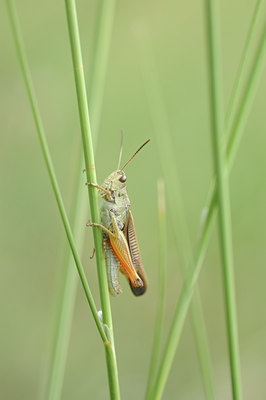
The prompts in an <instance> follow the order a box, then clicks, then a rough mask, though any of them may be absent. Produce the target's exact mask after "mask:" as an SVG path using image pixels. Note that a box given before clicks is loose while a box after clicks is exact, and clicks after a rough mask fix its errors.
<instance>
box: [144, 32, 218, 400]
mask: <svg viewBox="0 0 266 400" xmlns="http://www.w3.org/2000/svg"><path fill="white" fill-rule="evenodd" d="M138 50H139V61H140V64H141V72H142V73H143V82H144V84H145V87H146V95H147V99H148V105H149V108H150V112H151V117H152V122H153V126H154V132H155V134H156V137H157V145H158V148H159V149H160V151H159V152H158V154H159V158H160V163H161V167H162V171H163V174H164V177H165V179H167V180H166V189H167V193H168V196H167V202H168V203H169V209H170V213H171V216H172V218H171V219H172V220H173V221H174V222H173V229H174V233H175V240H176V243H177V249H178V255H179V257H180V266H181V270H182V274H183V276H184V277H185V276H186V266H187V265H188V264H189V261H190V258H191V254H192V246H191V241H190V236H189V232H188V227H187V222H186V218H185V212H184V206H183V200H182V190H181V187H180V183H179V177H178V171H177V168H176V162H175V155H174V153H173V144H172V141H171V133H170V128H169V123H168V118H167V112H166V110H165V105H164V102H163V100H162V94H161V90H160V86H159V78H158V76H157V75H156V73H155V72H156V67H155V66H156V63H155V61H154V56H153V52H152V47H151V44H150V43H149V41H148V36H147V34H144V35H143V36H142V37H141V40H139V43H138ZM162 132H164V138H163V140H162V137H161V133H162ZM166 154H167V157H165V155H166ZM190 317H191V321H192V327H193V334H194V337H195V342H196V348H197V353H198V357H199V365H200V370H201V374H202V381H203V387H204V391H205V393H206V398H207V399H208V400H213V399H214V398H215V393H214V384H213V381H214V379H213V374H212V365H211V356H210V351H209V346H208V339H207V330H206V327H205V321H204V315H203V310H202V306H201V298H200V293H199V290H196V291H195V293H194V299H193V300H192V302H191V314H190ZM151 388H152V385H151V380H149V382H148V388H147V393H146V395H147V397H148V396H149V392H150V390H151Z"/></svg>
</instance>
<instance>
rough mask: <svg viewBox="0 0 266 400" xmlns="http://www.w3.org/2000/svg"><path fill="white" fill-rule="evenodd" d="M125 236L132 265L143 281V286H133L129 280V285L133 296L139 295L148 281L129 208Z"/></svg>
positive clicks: (145, 288) (144, 289)
mask: <svg viewBox="0 0 266 400" xmlns="http://www.w3.org/2000/svg"><path fill="white" fill-rule="evenodd" d="M126 230H127V232H126V237H127V241H128V246H129V250H130V254H131V258H132V262H133V265H134V267H135V270H136V272H137V274H138V275H139V277H140V278H141V280H142V282H143V287H134V286H133V285H132V283H131V282H130V280H129V284H130V287H131V290H132V292H133V293H134V295H135V296H141V295H142V294H144V293H145V292H146V290H147V286H148V282H147V277H146V274H145V271H144V268H143V264H142V259H141V255H140V250H139V244H138V240H137V236H136V230H135V225H134V221H133V216H132V213H131V211H130V210H129V216H128V224H127V227H126Z"/></svg>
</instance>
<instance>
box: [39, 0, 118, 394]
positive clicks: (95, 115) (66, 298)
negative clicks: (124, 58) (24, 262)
mask: <svg viewBox="0 0 266 400" xmlns="http://www.w3.org/2000/svg"><path fill="white" fill-rule="evenodd" d="M115 3H116V2H115V1H110V0H102V1H101V4H100V12H99V16H98V21H97V26H96V40H95V45H94V50H93V57H92V66H91V71H90V86H89V96H88V97H89V109H90V110H91V125H92V130H93V132H94V135H93V142H94V146H95V147H96V145H97V138H98V133H99V122H100V116H101V109H102V101H103V94H104V82H105V78H106V73H107V66H108V55H109V48H110V40H111V37H112V27H113V20H114V10H115ZM83 163H84V161H83V156H82V155H81V153H79V163H78V164H79V165H78V168H77V173H76V180H77V182H78V184H77V188H76V190H75V191H74V199H73V212H72V214H73V218H72V220H73V234H74V237H75V239H76V243H77V246H78V251H79V253H81V252H82V249H83V247H84V239H85V229H81V227H82V226H83V225H84V223H85V219H86V215H87V209H88V204H87V197H86V196H84V194H85V192H84V190H85V187H84V176H83V174H82V172H81V171H82V169H83V167H84V165H83ZM72 264H73V261H72V256H71V253H70V252H68V251H67V259H66V261H65V262H64V266H65V267H64V272H63V274H64V276H63V287H62V291H61V294H60V303H59V309H58V312H57V323H56V327H55V330H54V337H53V346H52V354H51V357H50V364H49V376H48V380H47V387H46V391H45V393H46V394H45V399H49V400H57V399H58V400H59V399H60V398H61V392H62V384H63V378H64V371H65V362H66V356H67V351H68V345H69V338H70V332H71V325H72V319H73V311H74V304H75V297H76V287H77V274H76V273H75V270H74V269H73V265H72Z"/></svg>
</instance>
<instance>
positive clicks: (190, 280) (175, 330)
mask: <svg viewBox="0 0 266 400" xmlns="http://www.w3.org/2000/svg"><path fill="white" fill-rule="evenodd" d="M264 50H265V33H264V32H263V33H262V36H261V38H260V43H259V46H258V50H257V52H256V55H255V59H254V62H253V66H252V69H251V73H250V75H249V77H248V81H247V85H246V87H245V90H244V94H243V97H242V99H241V101H240V104H239V107H238V110H237V113H236V116H235V119H234V123H233V124H232V126H233V127H232V130H231V132H230V134H229V135H227V134H226V137H229V140H228V144H227V154H226V158H227V169H228V172H229V171H230V170H231V168H232V165H233V161H234V159H235V156H236V152H237V148H238V145H239V143H240V141H241V138H242V134H243V129H244V125H245V122H246V120H247V116H248V111H249V109H250V107H251V104H252V101H253V99H254V95H255V92H256V88H257V86H258V82H259V77H260V75H261V72H262V70H263V65H264ZM207 210H208V213H207V216H206V219H205V222H204V225H203V227H202V234H201V237H200V240H199V243H198V246H197V250H196V253H195V257H194V261H193V260H192V261H191V263H190V267H189V271H188V274H187V278H186V280H185V283H184V285H183V288H182V291H181V294H180V297H179V301H178V303H177V307H176V310H175V313H174V317H173V321H172V324H171V328H170V331H169V335H168V338H167V342H166V346H165V349H164V351H163V356H162V360H161V363H160V366H159V370H158V374H157V376H156V381H155V385H154V387H153V389H152V391H151V394H150V395H149V397H148V398H149V399H152V400H157V399H160V398H161V396H162V393H163V390H164V387H165V384H166V381H167V377H168V374H169V371H170V368H171V364H172V362H173V358H174V355H175V352H176V349H177V346H178V343H179V339H180V336H181V332H182V329H183V326H184V322H185V318H186V315H187V312H188V307H189V304H190V301H191V298H192V294H193V291H194V286H195V284H196V282H197V279H198V276H199V273H200V270H201V267H202V263H203V260H204V257H205V253H206V249H207V245H208V241H209V238H210V233H211V227H212V224H213V221H214V217H215V212H216V210H217V202H216V186H215V187H214V191H213V195H212V197H211V200H210V202H209V203H208V207H207Z"/></svg>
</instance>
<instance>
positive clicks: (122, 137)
mask: <svg viewBox="0 0 266 400" xmlns="http://www.w3.org/2000/svg"><path fill="white" fill-rule="evenodd" d="M123 143H124V131H123V129H121V145H120V153H119V159H118V167H117V169H118V170H119V167H120V163H121V158H122V152H123Z"/></svg>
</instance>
